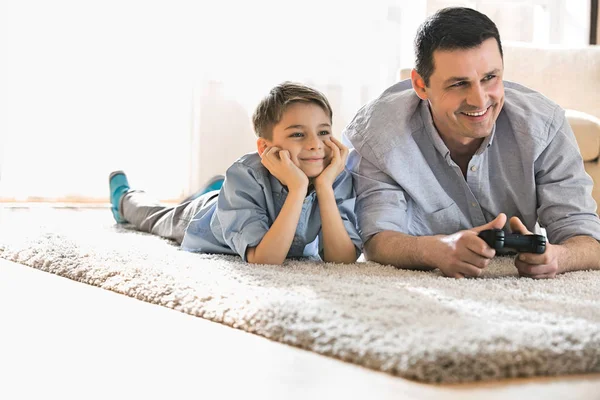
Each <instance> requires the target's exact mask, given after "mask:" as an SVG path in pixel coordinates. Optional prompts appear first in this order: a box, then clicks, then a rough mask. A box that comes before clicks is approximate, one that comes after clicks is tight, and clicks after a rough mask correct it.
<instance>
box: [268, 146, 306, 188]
mask: <svg viewBox="0 0 600 400" xmlns="http://www.w3.org/2000/svg"><path fill="white" fill-rule="evenodd" d="M261 158H262V160H261V163H262V165H264V166H265V168H266V169H268V170H269V172H270V173H271V175H273V176H274V177H275V178H277V179H278V180H279V182H281V183H282V184H283V185H285V186H287V188H288V190H290V191H292V190H301V191H302V190H303V191H304V192H306V190H307V189H308V177H307V176H306V174H305V173H304V172H302V170H301V169H300V168H298V166H296V165H295V164H294V163H293V162H292V160H291V158H290V152H289V151H287V150H281V149H280V148H279V147H275V146H270V147H267V148H266V149H265V151H264V152H263V153H262V155H261Z"/></svg>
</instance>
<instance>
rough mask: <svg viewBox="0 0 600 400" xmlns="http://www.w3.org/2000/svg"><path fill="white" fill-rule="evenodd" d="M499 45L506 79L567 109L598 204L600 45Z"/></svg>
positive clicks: (403, 74) (403, 76)
mask: <svg viewBox="0 0 600 400" xmlns="http://www.w3.org/2000/svg"><path fill="white" fill-rule="evenodd" d="M502 47H503V51H504V79H505V80H508V81H513V82H517V83H520V84H522V85H525V86H527V87H529V88H531V89H534V90H537V91H539V92H541V93H542V94H544V95H545V96H547V97H548V98H550V99H552V100H554V101H555V102H556V103H558V104H559V105H560V106H562V107H563V108H564V109H565V110H566V115H567V119H568V120H569V123H570V125H571V127H572V128H573V132H574V133H575V137H576V139H577V143H578V145H579V149H580V151H581V155H582V156H583V160H584V165H585V169H586V171H587V173H588V174H589V175H590V176H591V177H592V179H593V180H594V189H593V192H592V195H593V196H594V199H595V200H596V203H597V204H599V205H600V46H582V47H576V48H569V47H562V46H536V45H532V44H525V43H515V42H508V43H503V46H502ZM399 78H400V79H408V78H410V69H402V70H400V73H399Z"/></svg>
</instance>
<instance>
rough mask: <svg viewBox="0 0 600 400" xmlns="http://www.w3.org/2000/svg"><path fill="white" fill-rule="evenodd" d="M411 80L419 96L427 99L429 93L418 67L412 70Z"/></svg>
mask: <svg viewBox="0 0 600 400" xmlns="http://www.w3.org/2000/svg"><path fill="white" fill-rule="evenodd" d="M410 80H411V82H412V87H413V89H414V90H415V93H416V94H417V96H419V98H420V99H421V100H427V98H428V97H429V96H428V95H427V90H426V86H425V80H423V78H421V75H419V73H418V72H417V70H416V69H413V70H412V71H410Z"/></svg>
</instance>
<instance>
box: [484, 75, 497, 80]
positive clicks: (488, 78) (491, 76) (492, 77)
mask: <svg viewBox="0 0 600 400" xmlns="http://www.w3.org/2000/svg"><path fill="white" fill-rule="evenodd" d="M495 77H496V75H487V76H486V77H485V78H483V80H484V81H491V80H492V79H494V78H495Z"/></svg>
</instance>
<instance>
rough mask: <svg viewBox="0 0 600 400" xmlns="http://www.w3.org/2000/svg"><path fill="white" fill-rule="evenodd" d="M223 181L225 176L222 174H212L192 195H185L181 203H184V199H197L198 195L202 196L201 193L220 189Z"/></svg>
mask: <svg viewBox="0 0 600 400" xmlns="http://www.w3.org/2000/svg"><path fill="white" fill-rule="evenodd" d="M223 182H225V177H224V176H223V175H215V176H213V177H212V178H210V179H209V180H208V181H206V183H205V184H204V185H203V186H202V188H201V189H200V190H198V191H197V192H196V193H194V194H193V195H191V196H189V197H187V198H186V199H185V200H183V201H182V203H185V202H186V201H190V200H194V199H197V198H198V197H200V196H202V195H203V194H206V193H208V192H212V191H213V190H220V189H221V186H223Z"/></svg>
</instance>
